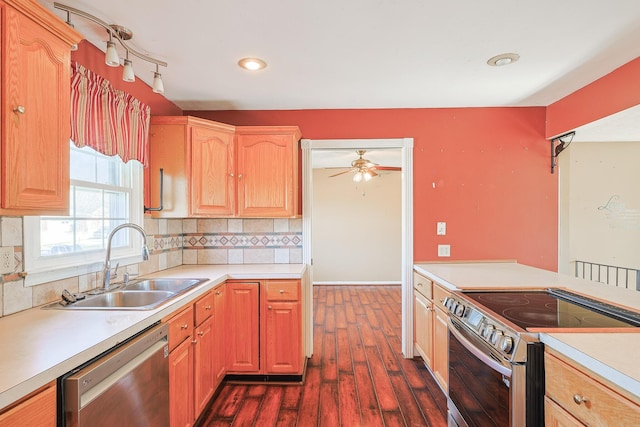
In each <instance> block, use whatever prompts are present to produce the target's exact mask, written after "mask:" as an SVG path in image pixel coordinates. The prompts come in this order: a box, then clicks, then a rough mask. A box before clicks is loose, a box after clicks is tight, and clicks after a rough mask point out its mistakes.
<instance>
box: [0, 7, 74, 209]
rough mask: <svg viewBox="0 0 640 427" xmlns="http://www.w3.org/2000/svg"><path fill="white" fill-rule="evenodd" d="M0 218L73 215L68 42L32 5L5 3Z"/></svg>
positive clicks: (54, 21) (64, 31) (67, 30)
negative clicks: (70, 181) (71, 210)
mask: <svg viewBox="0 0 640 427" xmlns="http://www.w3.org/2000/svg"><path fill="white" fill-rule="evenodd" d="M0 13H1V17H2V25H0V27H1V30H0V31H1V33H0V41H1V46H2V48H1V52H2V53H1V57H2V69H1V71H2V72H1V76H2V77H1V79H0V88H1V92H0V93H1V95H0V96H1V98H2V102H1V109H2V114H1V117H2V119H1V122H0V130H1V144H2V159H1V162H0V165H1V166H0V167H1V170H0V172H1V176H0V180H1V192H2V194H1V198H0V205H1V206H0V214H20V213H22V214H27V215H41V214H68V210H69V136H70V133H71V131H70V90H71V86H70V73H71V69H70V63H71V45H72V44H75V43H78V42H79V41H80V40H81V39H82V37H81V36H80V35H79V34H78V33H77V32H75V31H74V30H73V29H72V28H71V27H69V26H67V25H66V24H65V23H64V22H63V21H62V20H60V19H58V18H57V17H56V16H55V15H53V14H51V13H50V12H49V11H48V10H46V9H45V8H44V7H43V6H41V5H39V4H38V3H36V2H34V1H27V0H5V1H4V2H3V1H0Z"/></svg>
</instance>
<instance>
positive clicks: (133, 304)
mask: <svg viewBox="0 0 640 427" xmlns="http://www.w3.org/2000/svg"><path fill="white" fill-rule="evenodd" d="M207 280H209V279H144V280H140V281H137V282H132V283H130V284H128V285H126V286H124V287H123V288H120V289H117V290H114V291H108V292H105V293H103V294H99V295H88V296H87V297H86V298H84V299H79V300H77V301H76V302H73V303H68V304H63V303H61V302H56V303H53V304H49V305H47V306H45V307H44V308H55V309H63V310H152V309H154V308H156V307H159V306H160V305H162V304H164V303H165V302H168V301H169V300H171V299H173V298H176V297H178V296H179V295H181V294H183V293H185V292H187V291H189V290H190V289H192V288H194V287H196V286H198V285H200V284H202V283H204V282H206V281H207Z"/></svg>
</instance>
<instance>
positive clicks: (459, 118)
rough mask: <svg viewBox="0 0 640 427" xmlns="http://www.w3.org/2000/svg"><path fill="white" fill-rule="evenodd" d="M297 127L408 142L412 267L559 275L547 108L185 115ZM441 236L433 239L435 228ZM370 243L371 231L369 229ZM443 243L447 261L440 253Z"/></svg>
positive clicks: (306, 132) (318, 135)
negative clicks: (461, 264) (444, 263)
mask: <svg viewBox="0 0 640 427" xmlns="http://www.w3.org/2000/svg"><path fill="white" fill-rule="evenodd" d="M185 114H190V115H194V116H199V117H204V118H208V119H211V120H216V121H220V122H224V123H229V124H233V125H296V126H299V127H300V129H301V130H302V137H303V138H309V139H348V138H402V137H412V138H414V259H415V260H416V261H432V260H448V259H449V260H482V259H516V260H518V262H520V263H523V264H528V265H533V266H536V267H540V268H545V269H548V270H553V271H556V270H557V259H558V181H557V177H558V175H557V174H551V173H550V169H549V167H550V164H549V163H550V159H549V156H550V154H549V142H548V141H547V140H545V108H543V107H532V108H451V109H390V110H384V109H379V110H297V111H219V112H214V111H208V112H204V111H187V112H185ZM438 221H446V222H447V235H446V236H436V223H437V222H438ZM372 232H373V233H374V234H375V230H372ZM438 244H450V245H451V258H438V256H437V245H438Z"/></svg>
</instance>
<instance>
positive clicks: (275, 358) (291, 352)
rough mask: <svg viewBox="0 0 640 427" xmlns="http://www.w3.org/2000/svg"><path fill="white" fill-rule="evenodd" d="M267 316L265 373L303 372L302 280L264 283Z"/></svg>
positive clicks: (264, 350) (264, 342)
mask: <svg viewBox="0 0 640 427" xmlns="http://www.w3.org/2000/svg"><path fill="white" fill-rule="evenodd" d="M262 290H263V293H264V295H265V297H264V303H263V306H262V312H263V313H264V314H265V316H264V317H265V321H264V327H263V332H262V336H263V339H262V342H263V345H262V355H263V360H264V364H263V373H265V374H298V373H301V372H302V363H303V353H302V305H301V300H300V291H301V290H300V281H298V280H266V281H264V282H263V283H262Z"/></svg>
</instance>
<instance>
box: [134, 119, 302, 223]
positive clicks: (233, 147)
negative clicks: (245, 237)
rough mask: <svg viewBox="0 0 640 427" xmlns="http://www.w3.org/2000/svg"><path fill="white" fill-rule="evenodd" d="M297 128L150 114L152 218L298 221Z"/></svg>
mask: <svg viewBox="0 0 640 427" xmlns="http://www.w3.org/2000/svg"><path fill="white" fill-rule="evenodd" d="M299 139H300V130H299V129H298V128H297V127H291V126H288V127H273V126H242V127H234V126H230V125H226V124H223V123H218V122H213V121H210V120H204V119H199V118H196V117H189V116H184V117H152V118H151V131H150V141H151V149H150V171H149V182H150V186H147V191H149V194H150V199H149V200H150V204H151V207H157V206H158V205H159V204H160V195H159V191H160V175H159V169H160V168H162V169H164V192H163V195H164V200H163V204H164V209H163V210H162V211H160V212H153V213H152V215H153V216H154V217H172V218H183V217H187V216H201V217H254V218H255V217H261V218H275V217H294V216H296V215H297V212H298V141H299Z"/></svg>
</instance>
